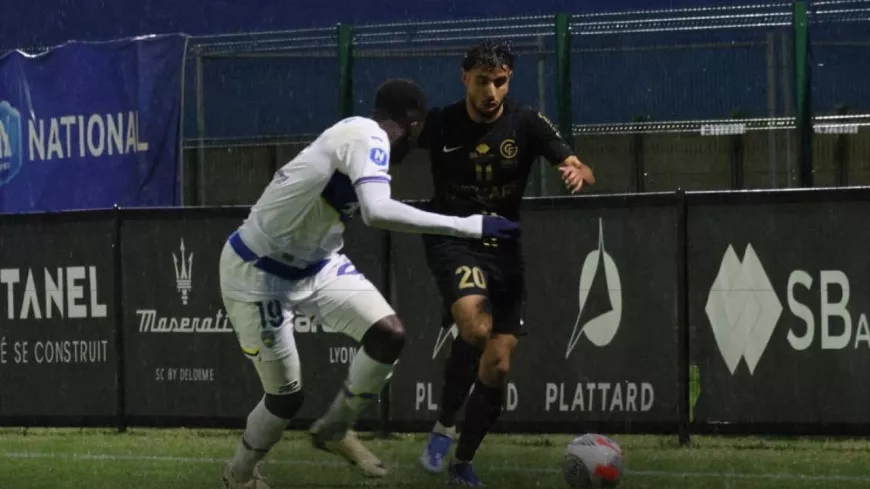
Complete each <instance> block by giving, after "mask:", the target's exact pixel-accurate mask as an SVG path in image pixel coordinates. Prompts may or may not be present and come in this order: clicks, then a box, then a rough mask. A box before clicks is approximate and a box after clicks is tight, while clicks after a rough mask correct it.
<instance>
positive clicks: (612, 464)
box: [562, 433, 624, 489]
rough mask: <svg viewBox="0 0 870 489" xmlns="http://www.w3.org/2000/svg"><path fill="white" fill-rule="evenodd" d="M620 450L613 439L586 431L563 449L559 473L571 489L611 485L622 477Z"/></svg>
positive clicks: (614, 485) (613, 485) (616, 483)
mask: <svg viewBox="0 0 870 489" xmlns="http://www.w3.org/2000/svg"><path fill="white" fill-rule="evenodd" d="M623 467H624V459H623V456H622V449H621V448H620V447H619V444H618V443H616V442H615V441H614V440H612V439H610V438H608V437H606V436H603V435H596V434H593V433H588V434H585V435H582V436H578V437H577V438H574V439H573V440H571V443H569V444H568V446H567V447H566V448H565V460H564V462H563V465H562V472H563V474H564V476H565V482H567V483H568V486H569V487H572V488H582V489H586V488H599V487H600V488H613V487H616V486H617V485H619V481H620V479H622V472H623Z"/></svg>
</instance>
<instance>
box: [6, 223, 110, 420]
mask: <svg viewBox="0 0 870 489" xmlns="http://www.w3.org/2000/svg"><path fill="white" fill-rule="evenodd" d="M115 217H116V215H115V213H113V212H111V211H104V212H77V213H69V214H54V215H45V214H44V215H18V216H13V215H6V216H3V217H2V219H3V225H2V232H0V290H2V295H0V386H2V389H3V394H2V395H0V416H13V417H14V416H25V417H29V416H56V417H100V418H103V417H106V418H108V419H109V421H107V422H108V423H113V422H114V420H111V417H112V416H116V415H117V413H118V394H117V385H118V383H117V379H116V373H117V361H118V355H117V349H116V344H115V342H116V340H115V338H116V336H115V318H114V314H115V300H116V298H115V297H114V294H113V290H114V280H115V274H114V269H113V244H114V241H115V230H116V221H115Z"/></svg>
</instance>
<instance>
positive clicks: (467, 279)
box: [456, 265, 486, 289]
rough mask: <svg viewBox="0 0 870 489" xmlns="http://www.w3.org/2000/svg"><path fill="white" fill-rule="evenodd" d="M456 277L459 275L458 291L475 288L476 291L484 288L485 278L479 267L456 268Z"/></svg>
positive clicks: (465, 266)
mask: <svg viewBox="0 0 870 489" xmlns="http://www.w3.org/2000/svg"><path fill="white" fill-rule="evenodd" d="M456 275H459V288H460V289H470V288H472V287H477V288H478V289H485V288H486V276H485V275H484V274H483V270H481V269H480V267H469V266H468V265H462V266H460V267H457V268H456Z"/></svg>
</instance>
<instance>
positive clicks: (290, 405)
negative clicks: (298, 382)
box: [264, 390, 305, 419]
mask: <svg viewBox="0 0 870 489" xmlns="http://www.w3.org/2000/svg"><path fill="white" fill-rule="evenodd" d="M302 392H303V391H301V390H300V391H296V392H293V393H290V394H281V395H276V394H268V393H267V394H266V400H265V402H264V404H265V405H266V409H268V410H269V412H270V413H272V414H274V415H275V416H277V417H279V418H281V419H292V418H293V417H294V416H296V413H298V412H299V409H300V408H301V407H302V403H303V401H304V400H305V396H304V394H303V393H302Z"/></svg>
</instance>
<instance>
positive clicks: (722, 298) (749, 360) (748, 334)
mask: <svg viewBox="0 0 870 489" xmlns="http://www.w3.org/2000/svg"><path fill="white" fill-rule="evenodd" d="M704 310H705V311H706V312H707V318H708V319H709V320H710V326H711V327H712V328H713V336H714V337H715V338H716V345H717V346H718V347H719V352H720V353H722V358H723V359H724V360H725V364H726V365H727V366H728V370H730V371H731V374H732V375H733V374H734V372H735V371H736V370H737V365H739V364H740V359H741V358H742V359H744V360H745V361H746V366H747V367H749V373H750V374H754V373H755V368H756V367H757V366H758V362H759V361H760V360H761V356H762V355H763V354H764V350H765V349H766V348H767V345H768V343H770V338H771V337H772V336H773V330H774V328H775V327H776V323H777V321H779V316H780V315H781V314H782V304H781V303H780V302H779V298H777V297H776V292H774V290H773V286H772V285H771V284H770V279H769V278H768V277H767V274H766V273H765V271H764V267H763V266H762V265H761V261H760V260H759V259H758V255H756V254H755V250H754V249H753V248H752V245H751V244H749V245H747V246H746V253H745V254H744V256H743V261H742V262H741V261H740V259H739V258H738V257H737V253H735V251H734V248H733V247H732V246H731V245H728V249H727V250H725V256H724V257H723V258H722V264H721V265H720V266H719V273H718V274H717V275H716V279H715V280H714V281H713V286H712V288H711V289H710V294H709V295H708V296H707V306H706V308H705V309H704Z"/></svg>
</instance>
